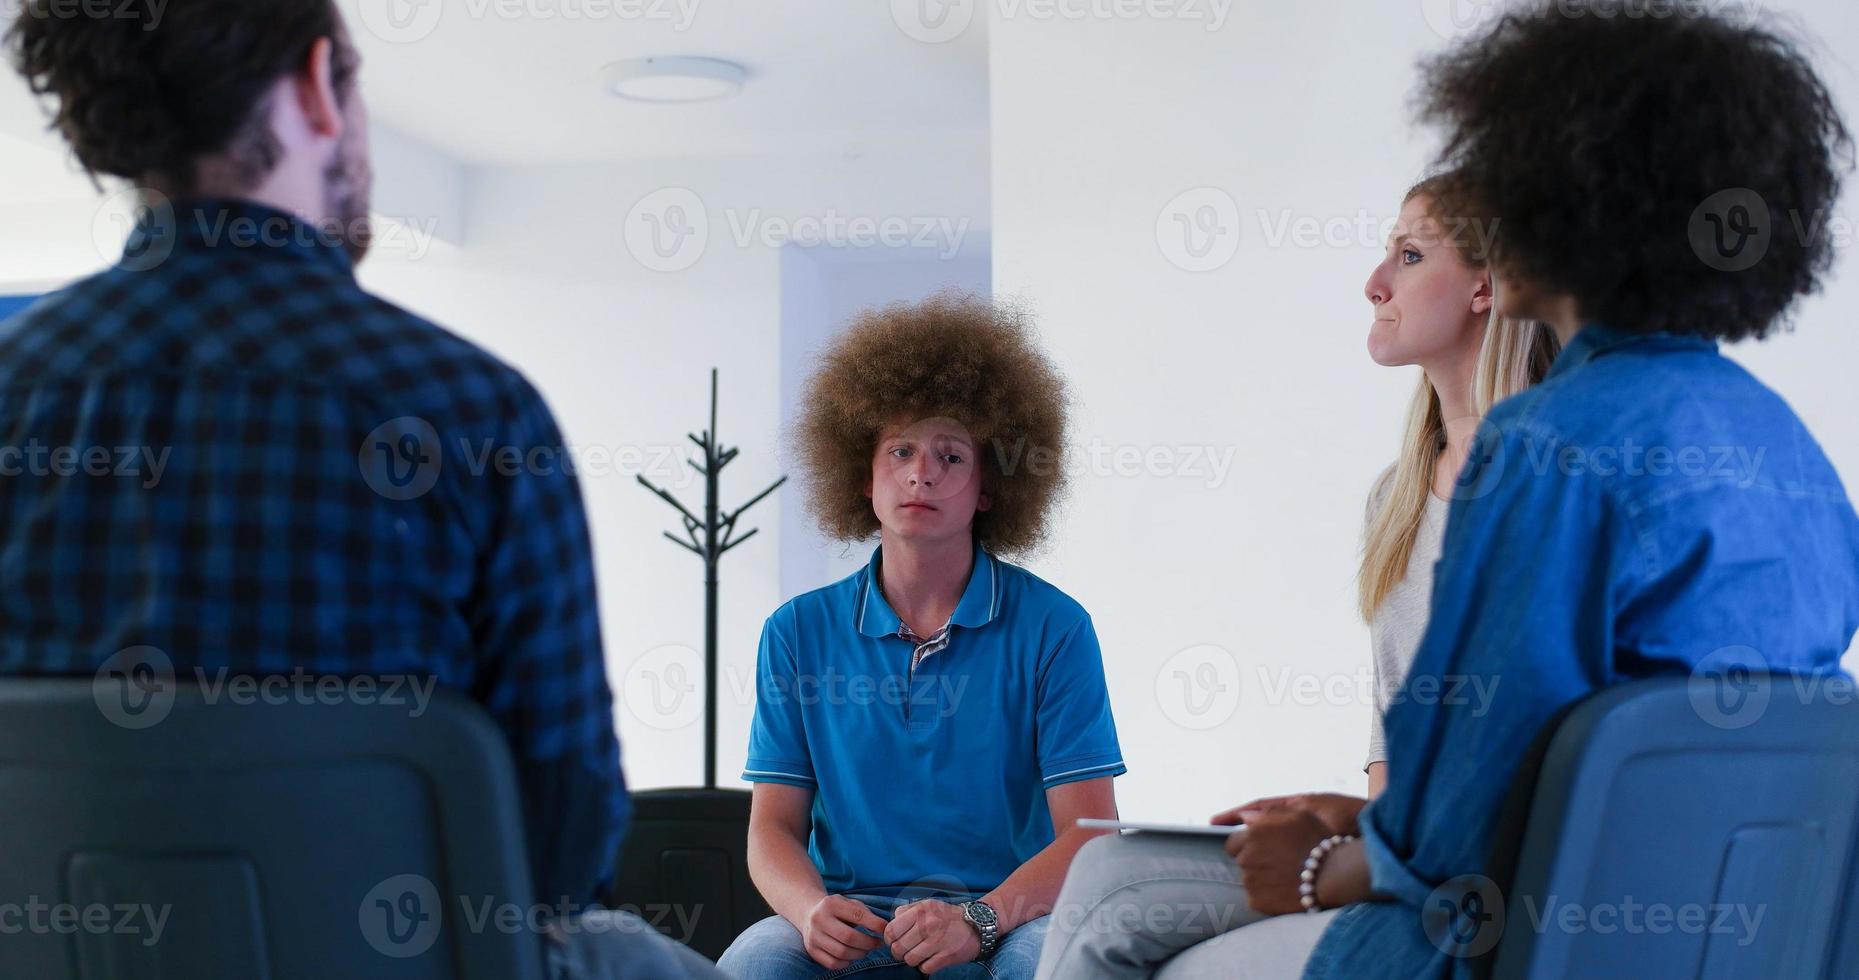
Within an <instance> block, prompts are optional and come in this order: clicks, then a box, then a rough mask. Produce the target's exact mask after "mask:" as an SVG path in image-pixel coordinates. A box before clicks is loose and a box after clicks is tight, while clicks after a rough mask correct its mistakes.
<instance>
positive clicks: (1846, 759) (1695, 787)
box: [1495, 675, 1859, 980]
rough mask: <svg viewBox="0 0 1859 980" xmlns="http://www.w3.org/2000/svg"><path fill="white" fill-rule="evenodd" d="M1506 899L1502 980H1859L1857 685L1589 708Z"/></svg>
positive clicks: (1632, 688)
mask: <svg viewBox="0 0 1859 980" xmlns="http://www.w3.org/2000/svg"><path fill="white" fill-rule="evenodd" d="M1504 897H1505V902H1504V908H1505V910H1506V919H1505V923H1504V929H1503V933H1502V940H1501V941H1500V942H1499V943H1498V945H1497V950H1496V961H1495V976H1497V977H1498V978H1500V980H1522V978H1531V980H1534V978H1547V977H1556V978H1561V977H1590V976H1594V977H1598V976H1619V977H1629V976H1630V977H1695V978H1700V980H1731V978H1746V977H1804V978H1814V977H1825V978H1832V977H1834V976H1836V975H1838V976H1850V975H1851V974H1850V972H1846V971H1849V970H1850V969H1851V963H1852V960H1851V959H1850V958H1847V959H1845V960H1844V961H1843V965H1842V966H1841V967H1840V970H1839V971H1838V972H1836V971H1835V969H1834V966H1833V964H1834V962H1835V955H1836V946H1837V945H1839V944H1841V943H1844V944H1845V947H1846V950H1847V956H1848V957H1850V955H1851V953H1852V952H1854V951H1855V950H1856V944H1859V936H1855V935H1854V932H1855V926H1856V925H1859V908H1855V907H1854V906H1853V903H1855V902H1859V703H1855V701H1854V697H1853V686H1852V682H1851V681H1850V680H1849V679H1847V678H1844V677H1835V678H1812V677H1800V678H1796V677H1786V676H1773V677H1770V676H1765V675H1743V676H1742V677H1740V678H1733V679H1728V680H1726V679H1723V678H1716V679H1710V678H1707V677H1705V676H1699V677H1696V678H1668V679H1660V680H1649V681H1639V682H1635V683H1632V684H1626V685H1622V686H1620V687H1616V688H1613V689H1610V690H1607V691H1604V692H1602V693H1601V694H1598V695H1596V696H1594V697H1593V698H1591V699H1589V700H1588V701H1586V702H1584V703H1583V704H1581V705H1580V706H1579V707H1577V708H1576V709H1575V710H1574V711H1572V712H1570V713H1569V715H1568V716H1567V719H1566V720H1565V721H1564V722H1562V724H1561V725H1560V726H1559V727H1558V728H1557V729H1556V731H1555V734H1554V736H1553V737H1552V738H1551V739H1550V741H1549V744H1548V749H1547V752H1546V754H1545V756H1544V758H1543V763H1542V766H1541V769H1540V772H1539V773H1538V774H1537V777H1536V781H1535V792H1534V794H1533V796H1532V800H1531V805H1530V811H1529V816H1528V819H1527V823H1526V825H1525V830H1524V833H1523V838H1522V843H1521V847H1520V849H1519V851H1518V857H1517V863H1516V871H1515V876H1514V878H1512V880H1511V882H1510V885H1509V888H1508V890H1507V894H1506V895H1505V896H1504Z"/></svg>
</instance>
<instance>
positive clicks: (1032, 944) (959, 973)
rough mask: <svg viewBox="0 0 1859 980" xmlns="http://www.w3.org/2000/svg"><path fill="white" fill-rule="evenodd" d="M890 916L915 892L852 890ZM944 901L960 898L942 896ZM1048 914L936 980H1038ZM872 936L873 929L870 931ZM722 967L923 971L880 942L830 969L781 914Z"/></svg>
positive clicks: (807, 974)
mask: <svg viewBox="0 0 1859 980" xmlns="http://www.w3.org/2000/svg"><path fill="white" fill-rule="evenodd" d="M846 897H847V898H852V899H857V900H858V901H861V902H864V903H865V906H866V907H867V908H869V909H871V910H872V911H873V912H876V913H877V914H878V917H879V918H881V919H884V920H886V921H889V920H890V918H891V916H892V915H893V914H895V913H896V912H897V908H898V906H900V905H903V904H905V903H906V902H910V901H914V900H915V896H905V897H901V898H899V897H892V896H888V895H847V896H846ZM943 901H957V900H956V899H943ZM1046 925H1047V919H1046V917H1045V916H1040V917H1039V918H1037V919H1034V920H1032V921H1031V922H1027V923H1025V924H1023V925H1021V926H1020V928H1018V929H1015V930H1014V931H1012V932H1010V933H1008V934H1007V935H1005V936H1002V937H1001V944H1000V948H998V949H996V950H995V951H994V955H993V956H990V957H988V958H987V959H985V960H981V961H978V962H974V963H960V964H957V965H955V966H952V967H950V968H948V969H946V970H942V971H940V972H938V973H937V974H935V976H936V978H937V980H1033V970H1034V968H1035V967H1037V966H1038V965H1039V950H1040V948H1041V947H1042V946H1044V945H1045V942H1046ZM867 934H868V935H869V932H868V933H867ZM717 966H718V967H719V968H720V969H721V970H722V971H723V973H724V974H725V975H727V976H729V977H731V978H732V980H822V978H825V977H848V976H854V975H856V976H857V977H858V978H859V980H918V978H920V977H922V976H923V974H921V973H918V972H917V971H916V970H915V969H913V968H911V967H910V966H908V965H906V964H903V963H899V962H898V961H897V960H896V959H894V958H892V956H891V949H890V947H889V946H879V947H878V948H877V949H874V950H872V951H871V952H869V953H866V954H865V958H864V959H861V960H859V961H857V962H855V963H853V964H852V965H851V966H848V967H846V968H845V969H843V970H828V969H827V968H826V967H823V966H821V965H820V964H818V963H815V962H814V961H813V957H811V956H808V955H807V949H806V946H805V944H804V943H803V942H802V941H801V937H800V930H798V929H796V928H794V926H793V925H792V924H790V923H789V922H788V921H787V920H786V919H783V918H782V917H780V916H778V915H773V916H769V917H768V918H766V919H763V920H762V921H760V922H757V923H756V924H755V925H752V926H750V927H749V929H748V931H747V932H744V933H743V934H742V935H740V936H737V937H736V941H735V942H733V943H731V944H730V945H729V949H727V950H725V951H724V952H723V958H722V959H720V960H718V961H717Z"/></svg>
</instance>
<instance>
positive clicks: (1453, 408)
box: [1038, 176, 1559, 980]
mask: <svg viewBox="0 0 1859 980" xmlns="http://www.w3.org/2000/svg"><path fill="white" fill-rule="evenodd" d="M1447 179H1449V178H1448V177H1446V176H1440V177H1433V178H1429V179H1428V180H1425V181H1422V182H1421V183H1419V184H1418V185H1416V186H1415V187H1414V188H1413V189H1411V190H1409V191H1408V192H1407V196H1406V198H1405V199H1404V200H1403V202H1402V207H1401V214H1400V218H1399V219H1398V220H1397V221H1396V223H1395V227H1394V229H1393V231H1392V233H1391V235H1390V237H1389V241H1388V249H1387V253H1386V255H1385V256H1384V257H1383V258H1382V261H1381V263H1380V264H1379V265H1377V266H1376V267H1375V270H1374V271H1373V272H1372V273H1371V274H1370V275H1369V278H1368V283H1367V285H1366V287H1365V288H1364V293H1365V295H1366V296H1367V297H1368V300H1369V302H1370V303H1372V304H1373V305H1374V308H1375V320H1374V323H1373V325H1372V326H1371V327H1370V328H1369V338H1368V349H1369V356H1370V357H1372V358H1373V359H1374V360H1375V362H1376V363H1378V364H1382V365H1385V366H1389V367H1394V366H1405V365H1417V366H1419V367H1420V369H1421V379H1420V386H1419V389H1418V390H1417V391H1416V392H1415V394H1414V399H1413V404H1412V406H1411V407H1410V408H1409V410H1408V418H1407V427H1406V434H1405V435H1404V436H1403V438H1402V445H1401V453H1400V456H1399V457H1398V459H1397V460H1396V461H1395V463H1394V465H1392V466H1390V467H1389V468H1388V470H1387V471H1386V472H1384V473H1383V474H1382V476H1381V478H1380V479H1379V480H1377V481H1376V484H1375V487H1374V489H1373V490H1372V491H1371V493H1370V496H1369V505H1368V517H1367V521H1368V527H1367V531H1366V534H1365V541H1364V550H1363V558H1362V568H1361V572H1360V575H1359V579H1360V582H1359V586H1360V587H1359V605H1360V609H1361V612H1362V615H1363V618H1365V619H1366V620H1368V623H1369V635H1370V639H1371V646H1372V648H1373V653H1374V665H1375V679H1376V684H1375V688H1376V699H1375V701H1376V703H1375V720H1374V728H1373V734H1372V735H1371V737H1370V748H1369V760H1368V767H1367V772H1368V780H1369V794H1370V796H1373V795H1374V794H1376V793H1378V792H1380V790H1381V787H1382V786H1384V785H1385V784H1386V782H1387V754H1386V751H1385V748H1384V745H1383V740H1382V735H1381V728H1382V716H1383V714H1384V713H1385V712H1386V710H1387V708H1388V705H1389V704H1390V703H1391V702H1392V701H1393V699H1394V698H1395V697H1396V696H1397V692H1398V691H1399V689H1400V686H1401V683H1402V681H1403V680H1404V679H1405V677H1406V673H1407V665H1408V664H1409V663H1410V662H1411V661H1412V659H1413V656H1414V651H1415V649H1416V648H1417V647H1418V645H1419V642H1420V636H1421V633H1422V632H1423V631H1424V629H1425V627H1426V618H1427V599H1428V595H1429V593H1430V591H1431V587H1432V575H1433V563H1434V562H1435V561H1436V560H1438V558H1439V551H1440V541H1441V538H1442V537H1443V535H1444V533H1445V528H1446V510H1447V506H1448V503H1449V502H1450V501H1451V499H1452V497H1453V494H1454V491H1455V485H1456V480H1457V477H1458V473H1459V469H1460V467H1461V466H1462V465H1463V464H1464V462H1465V459H1466V455H1467V453H1468V452H1469V449H1470V446H1471V443H1472V437H1473V435H1474V434H1475V433H1476V432H1477V430H1478V423H1479V419H1480V418H1482V417H1483V415H1484V413H1485V412H1486V411H1487V410H1489V409H1490V407H1491V406H1492V405H1494V404H1496V403H1497V402H1498V401H1501V400H1503V399H1504V398H1507V397H1509V396H1510V395H1513V394H1516V393H1517V392H1518V391H1521V390H1523V389H1524V388H1527V387H1529V386H1530V385H1532V384H1534V383H1536V382H1537V381H1540V380H1541V379H1542V377H1543V375H1544V374H1545V373H1546V372H1547V371H1548V370H1549V366H1550V363H1551V362H1553V361H1554V360H1555V356H1556V353H1557V352H1558V350H1559V347H1558V345H1557V343H1556V340H1555V336H1554V335H1553V334H1552V333H1551V332H1550V331H1549V330H1548V329H1547V328H1545V327H1543V326H1541V325H1540V324H1536V323H1533V322H1516V321H1508V320H1503V319H1500V318H1498V317H1495V316H1494V315H1493V312H1492V310H1493V303H1492V301H1493V294H1494V290H1495V286H1494V284H1493V282H1492V278H1491V273H1490V269H1489V268H1488V267H1487V265H1486V263H1485V260H1484V256H1485V247H1486V246H1487V245H1488V244H1489V239H1490V231H1491V229H1490V228H1488V227H1487V226H1483V225H1480V224H1479V223H1477V222H1472V221H1458V220H1454V219H1451V218H1449V217H1446V216H1441V215H1437V214H1435V213H1434V209H1433V204H1434V202H1435V200H1436V199H1437V198H1438V197H1439V196H1440V192H1441V190H1442V189H1443V187H1444V182H1445V181H1446V180H1447ZM1367 802H1368V801H1367V800H1366V799H1362V798H1359V797H1350V796H1342V795H1338V794H1307V795H1300V796H1288V797H1275V798H1272V799H1265V800H1257V801H1254V802H1252V803H1248V804H1245V805H1243V806H1238V807H1234V808H1232V809H1231V810H1227V811H1225V812H1224V813H1221V814H1219V815H1218V816H1216V817H1214V818H1213V822H1214V823H1216V824H1229V825H1230V824H1238V823H1241V822H1243V821H1244V820H1246V819H1248V818H1249V817H1250V816H1252V815H1253V814H1254V813H1257V812H1261V811H1264V810H1269V809H1275V808H1279V807H1286V806H1295V807H1298V808H1301V809H1305V810H1309V811H1311V812H1312V813H1314V814H1315V815H1316V816H1317V817H1318V818H1319V819H1321V820H1322V821H1323V823H1324V824H1325V825H1326V826H1329V827H1331V828H1332V831H1331V832H1332V833H1337V834H1348V833H1354V832H1355V822H1356V816H1357V814H1358V813H1360V811H1361V809H1362V808H1363V807H1364V806H1365V805H1367ZM1237 844H1238V841H1237V840H1236V839H1232V838H1229V842H1228V844H1227V851H1222V849H1221V845H1220V843H1219V841H1217V840H1200V839H1193V838H1186V837H1160V836H1154V835H1136V836H1130V837H1106V838H1101V839H1099V840H1095V841H1092V842H1090V843H1089V844H1086V845H1085V846H1084V848H1083V849H1082V850H1080V851H1079V852H1078V856H1077V857H1076V858H1075V859H1074V861H1073V863H1072V866H1071V871H1070V874H1069V875H1068V876H1067V877H1066V880H1065V886H1064V889H1063V890H1062V891H1061V893H1060V895H1059V901H1058V905H1057V907H1056V908H1055V910H1054V914H1053V915H1052V917H1051V919H1052V925H1051V927H1050V929H1049V932H1048V935H1047V939H1046V947H1045V950H1044V952H1043V954H1042V955H1041V958H1040V963H1039V973H1038V977H1039V980H1050V978H1055V977H1064V978H1066V980H1071V978H1074V977H1076V978H1113V977H1114V978H1137V977H1149V976H1151V975H1152V974H1153V973H1155V971H1156V970H1157V969H1158V968H1160V967H1161V966H1162V965H1163V964H1164V963H1167V964H1168V969H1167V973H1166V976H1167V977H1168V978H1169V980H1193V978H1200V977H1208V978H1214V977H1221V978H1224V977H1229V976H1231V975H1232V969H1233V965H1234V964H1236V963H1245V964H1246V965H1247V968H1248V969H1249V970H1256V971H1258V975H1260V976H1272V975H1275V973H1274V967H1273V964H1274V963H1275V958H1277V957H1280V956H1281V954H1282V955H1283V956H1295V957H1299V958H1300V959H1298V961H1297V962H1301V957H1302V956H1303V955H1305V954H1307V953H1308V951H1309V949H1310V947H1311V945H1312V944H1313V943H1314V942H1315V941H1316V936H1317V934H1318V933H1319V932H1321V930H1322V928H1323V926H1324V925H1325V924H1326V923H1327V922H1328V921H1329V918H1330V915H1329V914H1327V913H1326V914H1318V915H1300V916H1283V917H1279V918H1276V919H1270V920H1269V921H1264V922H1261V920H1263V919H1266V917H1265V916H1263V915H1261V914H1260V913H1259V912H1257V911H1255V910H1254V909H1253V908H1252V906H1251V905H1250V903H1249V902H1248V901H1247V896H1246V890H1245V886H1244V885H1243V882H1244V881H1245V879H1246V878H1247V876H1248V874H1249V873H1250V872H1251V868H1252V866H1253V865H1255V864H1256V865H1259V866H1260V867H1261V868H1267V869H1271V870H1276V869H1277V865H1280V864H1283V863H1285V862H1287V861H1291V862H1295V863H1297V864H1300V865H1301V864H1302V863H1303V861H1304V859H1305V856H1306V855H1305V854H1304V853H1299V854H1295V855H1291V854H1272V853H1265V852H1262V851H1261V849H1259V848H1251V849H1243V848H1240V847H1238V846H1237ZM1209 913H1211V914H1209ZM1253 923H1259V924H1258V925H1256V926H1253V925H1252V924H1253ZM1241 926H1252V927H1251V928H1246V929H1241V928H1239V927H1241ZM1285 969H1286V970H1295V964H1294V963H1291V962H1289V961H1287V963H1286V964H1285Z"/></svg>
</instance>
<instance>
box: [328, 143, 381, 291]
mask: <svg viewBox="0 0 1859 980" xmlns="http://www.w3.org/2000/svg"><path fill="white" fill-rule="evenodd" d="M350 132H351V133H353V132H354V130H353V129H351V130H350ZM359 142H360V140H359V139H357V138H356V137H354V136H352V135H351V136H344V137H343V139H342V143H341V145H340V146H338V147H337V148H336V158H335V159H334V160H332V161H330V164H329V169H328V170H325V171H324V172H323V213H324V214H327V215H328V216H329V221H330V223H331V224H332V225H333V227H332V228H330V229H329V231H330V232H332V233H333V235H334V237H335V239H336V241H337V242H338V243H340V244H341V246H342V248H343V250H344V251H346V252H348V254H349V261H350V262H352V263H354V264H356V265H360V264H361V260H362V259H363V258H364V257H365V256H366V255H367V254H368V247H369V246H370V245H372V244H373V243H374V228H373V227H372V224H371V222H370V221H369V219H368V207H369V200H368V198H369V196H370V195H369V191H370V188H371V185H372V184H373V183H374V175H373V173H372V172H371V170H370V167H369V165H368V158H367V156H366V155H365V154H363V153H360V152H358V151H357V149H356V144H358V143H359Z"/></svg>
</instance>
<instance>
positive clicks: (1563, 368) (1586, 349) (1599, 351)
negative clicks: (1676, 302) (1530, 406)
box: [1549, 321, 1717, 378]
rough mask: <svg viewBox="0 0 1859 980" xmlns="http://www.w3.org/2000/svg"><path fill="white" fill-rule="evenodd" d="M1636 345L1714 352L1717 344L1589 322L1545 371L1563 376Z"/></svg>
mask: <svg viewBox="0 0 1859 980" xmlns="http://www.w3.org/2000/svg"><path fill="white" fill-rule="evenodd" d="M1637 345H1649V346H1651V347H1652V348H1653V349H1655V350H1716V349H1717V342H1716V341H1714V340H1711V339H1710V338H1708V337H1693V336H1687V335H1684V334H1675V333H1641V332H1639V331H1636V330H1622V329H1620V328H1619V327H1610V326H1608V325H1606V324H1604V323H1598V322H1595V321H1589V322H1588V323H1586V324H1584V325H1583V326H1582V328H1581V329H1580V330H1577V331H1576V332H1575V336H1573V337H1571V338H1569V343H1568V346H1567V347H1564V348H1562V353H1560V354H1558V355H1556V362H1555V364H1554V365H1552V366H1551V367H1550V369H1549V377H1551V378H1553V377H1555V376H1557V375H1559V374H1566V373H1568V372H1570V371H1573V370H1575V369H1576V368H1579V367H1581V366H1582V365H1584V364H1586V363H1588V362H1589V361H1592V360H1594V359H1595V358H1597V357H1600V356H1602V355H1603V354H1608V353H1611V352H1613V351H1616V350H1619V349H1620V348H1623V347H1632V346H1637Z"/></svg>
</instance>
